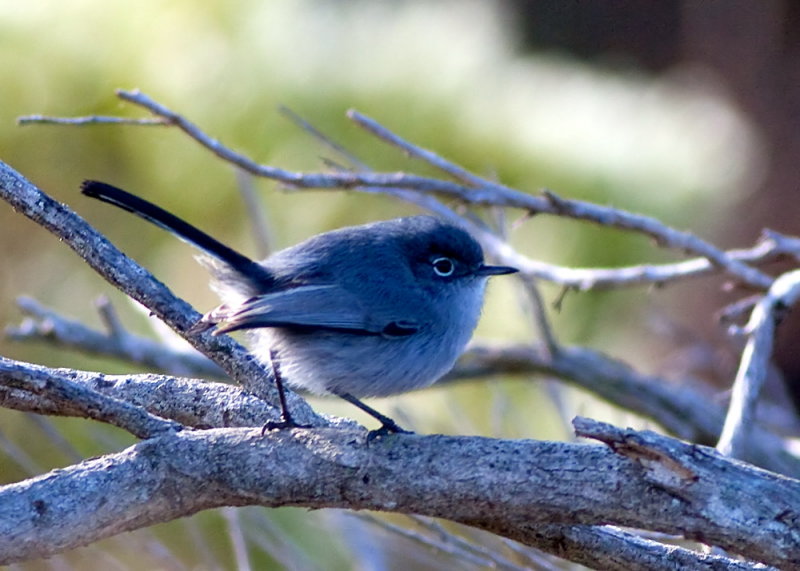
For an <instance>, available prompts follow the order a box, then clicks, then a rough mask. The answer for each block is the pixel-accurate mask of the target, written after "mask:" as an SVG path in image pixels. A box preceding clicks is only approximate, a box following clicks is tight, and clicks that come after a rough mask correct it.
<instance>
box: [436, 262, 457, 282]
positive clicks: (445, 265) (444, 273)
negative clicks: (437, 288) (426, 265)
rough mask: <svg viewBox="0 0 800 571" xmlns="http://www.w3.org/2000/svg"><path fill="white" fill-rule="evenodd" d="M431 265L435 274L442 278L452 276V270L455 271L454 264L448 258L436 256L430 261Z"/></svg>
mask: <svg viewBox="0 0 800 571" xmlns="http://www.w3.org/2000/svg"><path fill="white" fill-rule="evenodd" d="M431 265H432V266H433V271H434V272H436V275H437V276H441V277H443V278H446V277H449V276H452V275H453V272H454V271H456V264H455V262H453V260H451V259H450V258H444V257H442V258H436V259H435V260H433V261H432V262H431Z"/></svg>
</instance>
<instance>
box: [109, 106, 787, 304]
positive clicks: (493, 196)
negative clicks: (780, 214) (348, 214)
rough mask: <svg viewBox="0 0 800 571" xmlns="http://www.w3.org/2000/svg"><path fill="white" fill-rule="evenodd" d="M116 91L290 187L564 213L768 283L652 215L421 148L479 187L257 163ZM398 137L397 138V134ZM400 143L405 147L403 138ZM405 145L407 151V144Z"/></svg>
mask: <svg viewBox="0 0 800 571" xmlns="http://www.w3.org/2000/svg"><path fill="white" fill-rule="evenodd" d="M117 95H118V96H119V97H120V98H121V99H123V100H125V101H128V102H130V103H133V104H135V105H139V106H141V107H143V108H145V109H147V110H148V111H150V112H151V113H153V114H154V115H157V116H158V117H160V118H161V119H163V120H164V121H166V122H167V123H169V124H171V125H174V126H176V127H178V128H179V129H181V130H182V131H184V132H185V133H186V134H187V135H189V136H190V137H191V138H192V139H194V140H195V141H197V142H198V143H200V144H201V145H202V146H204V147H206V148H207V149H209V150H210V151H211V152H213V153H214V154H215V155H217V156H218V157H220V158H221V159H223V160H225V161H227V162H230V163H232V164H234V165H237V166H239V167H240V168H242V169H244V170H246V171H248V172H251V173H253V174H254V175H256V176H262V177H266V178H271V179H273V180H277V181H279V182H282V183H284V184H286V185H289V186H292V187H296V188H319V189H332V188H339V189H355V190H366V191H374V189H376V188H386V189H404V190H413V191H415V192H421V193H434V194H443V195H445V196H449V197H451V198H457V199H458V200H461V201H463V202H466V203H470V204H476V205H484V206H488V205H493V206H502V207H508V208H521V209H523V210H526V211H529V212H532V213H541V214H553V215H559V216H568V217H571V218H576V219H579V220H586V221H590V222H594V223H597V224H600V225H604V226H611V227H615V228H620V229H623V230H629V231H634V232H638V233H641V234H644V235H647V236H650V237H652V238H653V239H655V240H656V242H657V243H658V244H660V245H661V246H663V247H667V248H672V249H677V250H680V251H683V252H688V253H695V254H698V255H700V256H702V257H704V258H707V259H708V260H709V261H710V263H711V264H712V265H714V266H716V267H718V268H720V269H723V270H724V271H726V272H727V273H729V274H730V275H731V276H733V277H735V278H736V279H737V280H739V281H741V282H742V283H744V284H747V285H749V286H751V287H753V288H756V289H761V290H765V289H768V288H769V286H770V285H771V283H772V278H770V276H768V275H766V274H764V273H762V272H760V271H759V270H757V269H755V268H752V267H750V266H748V265H747V264H745V263H743V262H741V261H739V260H736V259H732V258H731V257H729V256H727V255H726V254H725V252H723V251H722V250H720V249H718V248H716V247H715V246H713V245H711V244H710V243H708V242H706V241H703V240H701V239H700V238H698V237H696V236H694V235H692V234H690V233H688V232H680V231H677V230H674V229H672V228H670V227H668V226H666V225H664V224H663V223H661V222H660V221H658V220H656V219H654V218H651V217H648V216H641V215H636V214H630V213H628V212H625V211H622V210H618V209H615V208H610V207H605V206H600V205H597V204H592V203H588V202H582V201H577V200H567V199H564V198H560V197H558V196H557V195H556V194H555V193H553V192H551V191H545V194H544V197H541V196H532V195H529V194H525V193H523V192H520V191H518V190H514V189H512V188H510V187H507V186H504V185H502V184H499V183H495V182H492V181H489V180H486V179H483V178H480V177H477V176H476V175H472V174H470V173H467V172H466V171H465V170H464V169H461V168H460V167H457V166H455V165H452V164H451V163H448V162H446V161H443V160H440V159H438V157H436V155H435V154H434V153H431V152H430V151H426V150H423V149H419V150H417V151H415V153H416V154H415V156H419V157H426V160H428V161H429V162H431V161H434V163H432V164H438V165H439V166H440V167H441V168H443V169H449V171H450V174H453V175H457V176H458V177H459V178H463V176H468V178H469V179H470V180H472V181H475V182H476V183H477V182H478V181H480V185H479V186H476V185H474V184H473V185H471V186H462V185H460V184H456V183H451V182H447V181H442V180H438V179H434V178H429V177H422V176H416V175H408V174H404V173H372V172H364V171H362V172H341V171H340V172H333V173H298V172H293V171H287V170H285V169H279V168H276V167H271V166H266V165H261V164H258V163H256V162H255V161H253V160H252V159H250V158H248V157H247V156H245V155H243V154H241V153H238V152H236V151H233V150H231V149H229V148H228V147H226V146H224V145H222V144H221V143H220V142H219V141H217V140H215V139H213V138H211V137H209V136H208V135H206V134H205V133H204V132H203V131H202V130H201V129H200V128H199V127H197V126H196V125H195V124H193V123H191V122H190V121H188V120H187V119H186V118H184V117H183V116H182V115H180V114H178V113H175V112H174V111H172V110H170V109H168V108H167V107H166V106H164V105H162V104H160V103H158V102H156V101H154V100H153V99H151V98H150V97H148V96H147V95H145V94H143V93H141V92H140V91H137V90H134V91H125V90H118V91H117ZM363 120H364V122H365V123H364V124H367V123H368V124H369V125H370V129H371V130H375V131H377V130H379V129H380V130H381V131H380V132H381V134H382V136H383V135H384V134H386V135H387V138H388V133H389V131H388V130H385V128H383V127H381V126H380V125H378V124H377V123H376V122H374V121H373V120H368V119H366V118H363ZM397 139H398V140H400V139H399V137H398V138H397ZM403 143H404V144H406V145H408V144H407V143H405V142H403ZM408 148H409V149H410V148H411V147H408ZM454 169H455V170H454ZM462 175H463V176H462Z"/></svg>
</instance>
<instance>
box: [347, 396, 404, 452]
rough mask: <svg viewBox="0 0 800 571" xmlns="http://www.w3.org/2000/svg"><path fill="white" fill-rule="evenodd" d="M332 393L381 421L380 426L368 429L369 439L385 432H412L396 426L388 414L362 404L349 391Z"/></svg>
mask: <svg viewBox="0 0 800 571" xmlns="http://www.w3.org/2000/svg"><path fill="white" fill-rule="evenodd" d="M334 394H335V395H336V396H338V397H340V398H343V399H344V400H346V401H347V402H349V403H350V404H352V405H353V406H357V407H358V408H360V409H361V410H363V411H364V412H366V413H367V414H368V415H370V416H371V417H373V418H375V419H377V420H379V421H380V423H381V427H380V428H378V429H376V430H370V431H369V436H368V437H367V438H368V439H369V440H373V439H375V438H379V437H381V436H384V435H386V434H413V433H412V432H410V431H408V430H404V429H402V428H400V426H398V425H397V423H396V422H395V421H394V420H392V419H391V418H389V417H388V416H386V415H384V414H381V413H380V412H378V411H377V410H375V409H374V408H372V407H371V406H368V405H366V404H364V403H363V402H361V401H360V400H358V399H357V398H356V397H354V396H353V395H351V394H350V393H345V392H336V393H334Z"/></svg>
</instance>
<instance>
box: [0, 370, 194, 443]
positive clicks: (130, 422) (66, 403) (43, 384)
mask: <svg viewBox="0 0 800 571" xmlns="http://www.w3.org/2000/svg"><path fill="white" fill-rule="evenodd" d="M0 384H1V385H3V386H4V387H7V388H11V389H17V390H23V391H27V392H30V393H33V394H36V395H43V396H44V397H45V398H46V399H47V400H48V401H50V402H52V403H53V405H55V406H56V407H61V408H67V409H70V410H74V411H78V414H80V416H84V417H86V418H92V419H94V420H100V421H103V422H107V423H108V424H111V425H113V426H117V427H119V428H122V429H125V430H127V431H128V432H130V433H131V434H133V435H134V436H137V437H139V438H153V437H155V436H158V435H160V434H164V433H165V432H175V431H178V430H181V429H182V428H183V427H182V426H181V425H180V424H178V423H177V422H172V421H169V420H165V419H163V418H159V417H157V416H155V415H153V414H150V413H148V412H146V411H145V410H144V409H142V408H140V407H138V406H134V405H131V404H130V403H128V402H125V401H123V400H119V399H116V398H113V397H109V396H106V395H103V394H100V393H98V392H97V391H94V390H92V389H88V388H86V387H85V386H83V385H81V384H79V383H74V382H72V379H71V378H70V373H67V372H66V371H65V372H62V373H61V374H56V373H55V372H54V371H52V370H50V371H47V372H43V371H41V370H36V369H33V368H31V367H28V366H20V365H18V364H17V363H15V362H13V361H11V360H9V359H6V358H5V357H0Z"/></svg>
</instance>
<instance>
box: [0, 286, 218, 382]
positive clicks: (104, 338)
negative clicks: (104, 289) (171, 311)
mask: <svg viewBox="0 0 800 571" xmlns="http://www.w3.org/2000/svg"><path fill="white" fill-rule="evenodd" d="M17 305H18V306H19V308H20V309H21V310H22V311H23V312H24V313H25V314H27V315H29V316H30V317H29V318H27V319H25V320H24V321H23V322H22V323H21V324H20V325H18V326H15V327H12V326H8V327H6V329H5V334H6V336H7V337H8V338H10V339H12V340H14V341H20V342H25V341H45V342H48V343H51V344H53V345H55V346H58V347H65V348H69V349H73V350H79V351H81V352H83V353H89V354H93V355H101V356H103V357H112V358H115V359H120V360H122V361H126V362H129V363H134V364H137V365H140V366H142V367H147V368H151V369H155V370H157V371H162V372H166V373H172V374H176V375H197V376H201V377H210V378H217V379H219V378H222V377H223V376H224V375H225V373H224V371H223V370H222V369H221V368H220V367H219V366H218V365H217V364H215V363H214V362H213V361H211V360H210V359H208V358H207V357H205V356H203V355H201V354H200V353H198V352H197V351H194V350H192V349H190V348H187V349H188V350H184V349H178V348H176V347H171V346H168V345H165V344H164V343H160V342H157V341H153V340H152V339H148V338H146V337H142V336H140V335H135V334H133V333H130V332H129V331H127V330H126V329H125V327H124V326H123V325H122V323H121V322H120V321H119V317H118V316H117V315H116V312H114V311H113V309H112V308H111V306H110V304H102V303H101V304H98V310H99V311H100V312H101V315H102V318H103V321H104V323H105V324H106V328H107V330H108V332H103V331H97V330H95V329H92V328H90V327H88V326H87V325H84V324H83V323H81V322H79V321H75V320H72V319H69V318H67V317H64V316H62V315H60V314H59V313H58V312H56V311H54V310H52V309H50V308H47V307H45V306H43V305H41V304H40V303H39V302H37V301H36V300H34V299H31V298H28V297H20V298H18V299H17Z"/></svg>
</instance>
